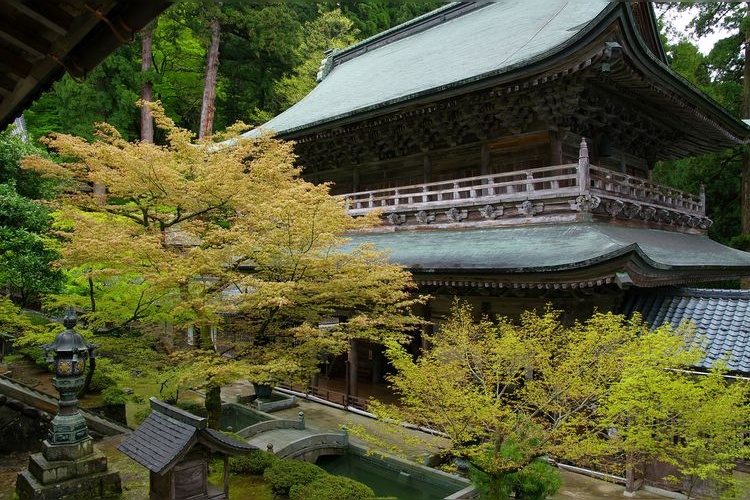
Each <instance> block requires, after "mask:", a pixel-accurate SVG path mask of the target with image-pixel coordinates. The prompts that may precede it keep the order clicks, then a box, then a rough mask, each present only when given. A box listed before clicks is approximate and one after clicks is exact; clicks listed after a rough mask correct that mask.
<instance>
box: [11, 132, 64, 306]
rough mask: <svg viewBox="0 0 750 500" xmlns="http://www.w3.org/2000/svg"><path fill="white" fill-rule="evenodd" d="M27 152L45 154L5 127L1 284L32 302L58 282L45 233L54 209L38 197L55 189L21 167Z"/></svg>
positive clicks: (52, 251) (24, 302)
mask: <svg viewBox="0 0 750 500" xmlns="http://www.w3.org/2000/svg"><path fill="white" fill-rule="evenodd" d="M28 154H43V151H41V150H40V149H39V148H38V147H35V146H34V145H32V144H30V143H27V142H24V141H23V140H21V139H20V138H19V137H18V136H16V135H14V134H12V133H11V132H10V131H5V132H0V286H3V287H6V288H7V289H8V290H10V292H11V293H12V294H13V295H14V296H16V297H17V298H18V300H19V301H20V303H21V305H24V306H25V305H28V304H30V303H32V302H35V301H37V300H38V299H39V297H40V296H41V295H42V294H45V293H51V292H54V291H56V290H57V289H58V288H59V285H60V281H61V277H62V275H61V273H60V271H59V270H57V269H54V268H53V267H52V266H51V263H52V262H53V261H54V260H55V259H57V256H58V254H57V251H56V250H55V242H54V241H53V240H52V239H51V238H49V237H48V236H47V235H46V233H47V231H48V229H49V225H50V220H51V219H50V209H49V208H48V207H47V206H45V205H43V204H41V203H39V202H38V201H35V199H38V198H45V197H47V196H49V195H51V194H52V193H53V189H52V185H51V184H50V182H49V181H48V180H46V179H43V178H42V177H41V176H39V175H37V174H35V173H34V172H30V171H28V170H24V169H22V168H21V165H20V160H21V158H22V157H24V156H26V155H28Z"/></svg>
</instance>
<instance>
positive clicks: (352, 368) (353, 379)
mask: <svg viewBox="0 0 750 500" xmlns="http://www.w3.org/2000/svg"><path fill="white" fill-rule="evenodd" d="M346 364H347V372H346V380H347V384H346V404H347V405H348V404H349V398H350V397H355V398H356V397H357V395H358V387H357V371H359V359H358V357H357V341H356V340H354V339H352V340H350V341H349V352H348V353H347V360H346Z"/></svg>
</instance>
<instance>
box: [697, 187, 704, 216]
mask: <svg viewBox="0 0 750 500" xmlns="http://www.w3.org/2000/svg"><path fill="white" fill-rule="evenodd" d="M698 196H699V197H700V203H701V206H700V211H701V215H703V216H704V217H705V215H706V186H704V185H703V183H702V182H701V187H700V191H698Z"/></svg>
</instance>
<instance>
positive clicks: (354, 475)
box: [317, 453, 468, 500]
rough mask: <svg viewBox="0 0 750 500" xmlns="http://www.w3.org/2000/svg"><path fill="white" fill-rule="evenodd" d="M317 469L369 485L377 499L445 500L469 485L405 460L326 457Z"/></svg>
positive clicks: (376, 457)
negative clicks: (381, 497) (320, 468)
mask: <svg viewBox="0 0 750 500" xmlns="http://www.w3.org/2000/svg"><path fill="white" fill-rule="evenodd" d="M317 465H319V466H320V467H322V468H323V469H325V470H326V471H328V472H329V473H331V474H336V475H339V476H346V477H349V478H351V479H354V480H356V481H359V482H360V483H364V484H366V485H367V486H369V487H370V488H372V489H373V491H374V492H375V494H376V495H377V496H385V497H395V498H398V499H399V500H442V499H443V498H445V497H447V496H449V495H452V494H453V493H455V492H457V491H459V490H461V489H463V488H465V487H466V486H467V485H468V483H466V484H464V483H462V482H460V479H458V478H455V479H454V480H451V479H449V478H450V476H448V475H447V474H441V473H440V472H439V471H434V472H435V474H431V473H430V472H426V471H430V469H428V468H426V467H422V466H419V465H417V464H412V465H410V464H409V463H408V462H406V461H403V460H397V461H394V460H392V459H388V458H384V459H381V457H379V456H377V455H361V454H357V453H347V454H346V455H341V456H324V457H320V459H318V462H317ZM428 476H431V477H428ZM442 476H446V477H442Z"/></svg>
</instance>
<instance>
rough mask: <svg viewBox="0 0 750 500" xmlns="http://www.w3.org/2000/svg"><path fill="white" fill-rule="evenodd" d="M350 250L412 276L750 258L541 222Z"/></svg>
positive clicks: (613, 230) (695, 239)
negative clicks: (365, 251) (379, 257)
mask: <svg viewBox="0 0 750 500" xmlns="http://www.w3.org/2000/svg"><path fill="white" fill-rule="evenodd" d="M349 238H350V243H349V244H348V245H347V249H349V248H353V247H354V246H356V245H359V244H362V243H370V244H372V245H374V246H375V248H377V249H381V250H389V251H390V254H389V257H390V260H391V261H393V262H396V263H399V264H403V265H404V266H406V267H407V268H409V269H412V270H427V271H430V270H470V271H507V272H533V271H554V270H564V269H573V268H581V267H584V266H589V265H592V264H596V263H600V262H604V261H607V260H609V259H612V258H615V257H617V256H619V255H622V254H624V253H627V252H629V251H634V252H637V253H639V254H640V255H641V256H642V257H643V258H644V259H645V260H646V262H647V263H648V264H649V265H650V266H651V267H652V268H654V269H659V270H662V271H664V270H670V269H683V270H684V269H693V268H696V269H723V270H731V269H737V270H738V271H737V272H738V273H739V274H740V275H745V274H748V272H750V253H748V252H742V251H740V250H735V249H733V248H729V247H726V246H724V245H721V244H720V243H717V242H715V241H713V240H711V239H709V238H708V237H706V236H699V235H694V234H685V233H677V232H671V231H659V230H655V229H645V228H636V227H622V226H617V225H614V224H607V223H571V224H538V225H528V226H509V227H496V228H488V229H455V230H449V229H441V230H415V231H396V232H386V233H356V234H352V235H350V236H349Z"/></svg>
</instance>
